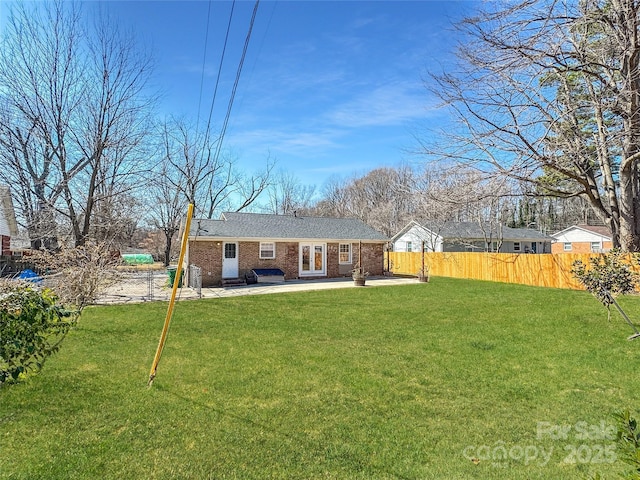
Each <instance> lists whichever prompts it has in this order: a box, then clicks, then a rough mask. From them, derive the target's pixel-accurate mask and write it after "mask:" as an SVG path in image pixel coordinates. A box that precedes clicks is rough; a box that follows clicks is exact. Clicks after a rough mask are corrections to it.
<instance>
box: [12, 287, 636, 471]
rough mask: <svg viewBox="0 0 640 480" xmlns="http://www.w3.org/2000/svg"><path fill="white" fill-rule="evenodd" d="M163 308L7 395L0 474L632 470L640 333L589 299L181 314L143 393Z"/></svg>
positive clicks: (215, 304) (471, 294)
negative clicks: (619, 426) (619, 445)
mask: <svg viewBox="0 0 640 480" xmlns="http://www.w3.org/2000/svg"><path fill="white" fill-rule="evenodd" d="M621 302H622V304H623V306H624V308H625V309H626V310H627V312H628V313H629V314H630V316H631V317H632V318H634V317H637V316H638V312H639V311H640V298H625V299H622V300H621ZM165 312H166V303H151V304H140V305H126V306H109V307H92V308H89V309H87V310H86V311H85V314H84V315H83V318H82V319H81V321H80V324H79V326H78V327H77V328H76V329H75V330H74V331H73V332H72V333H71V334H70V335H69V337H68V338H67V339H66V340H65V343H64V344H63V347H62V350H61V351H60V352H59V353H58V354H57V355H56V356H55V357H53V358H52V359H51V360H49V362H48V363H47V365H46V366H45V369H44V370H43V371H42V373H41V374H39V375H37V376H34V377H31V378H29V379H27V381H25V382H23V383H21V384H17V385H13V386H10V387H8V388H2V389H0V446H1V448H0V478H2V479H9V478H10V479H29V480H32V479H47V480H50V479H70V478H74V479H83V478H86V479H93V478H101V479H141V478H145V479H208V478H210V479H268V478H273V479H276V478H277V479H280V478H286V479H316V478H322V479H440V478H447V479H469V478H477V479H504V478H523V479H524V478H527V479H555V478H557V479H574V478H575V479H585V478H589V476H590V475H591V474H593V473H595V472H598V471H600V472H603V473H604V474H605V478H615V475H616V473H618V472H621V471H624V470H626V469H625V467H624V464H621V463H620V461H615V462H614V460H616V458H617V457H619V456H620V454H619V452H618V451H616V450H613V451H612V450H611V449H612V448H614V446H615V442H614V441H612V440H611V438H610V436H609V433H610V432H608V431H607V428H608V427H611V426H614V425H615V422H614V419H613V418H612V414H613V413H615V412H617V411H620V410H622V409H624V408H630V409H632V410H634V409H636V408H637V403H636V398H637V392H638V391H639V389H640V388H639V387H640V380H639V378H638V366H639V361H638V359H639V356H638V351H639V349H640V343H637V342H640V340H638V341H636V343H633V342H628V341H627V340H626V337H627V336H628V335H630V334H631V333H632V332H631V330H630V329H629V327H628V326H626V325H625V324H624V323H623V322H622V321H621V319H620V318H618V317H617V316H616V315H614V317H613V318H614V320H613V321H612V322H611V323H609V322H607V320H606V311H605V310H604V309H603V307H602V306H601V305H600V304H598V302H597V301H596V300H595V299H593V298H592V297H591V296H590V295H588V294H587V293H584V292H573V291H563V290H553V289H542V288H532V287H523V286H515V285H506V284H497V283H486V282H473V281H464V280H453V279H444V278H434V279H432V282H431V283H429V284H415V285H409V286H394V287H375V288H374V287H370V288H361V289H355V288H349V289H342V290H325V291H314V292H302V293H283V294H277V295H260V296H251V297H236V298H224V299H213V300H202V301H185V302H180V303H179V304H178V305H177V307H176V311H175V316H174V319H173V322H172V325H171V330H170V333H169V337H168V341H167V345H166V348H165V350H164V353H163V356H162V360H161V362H160V365H159V368H158V376H157V377H156V380H155V382H154V385H153V387H152V388H150V389H149V388H147V387H146V383H147V379H148V375H149V368H150V367H151V362H152V360H153V355H154V353H155V349H156V346H157V342H158V338H159V336H160V331H161V328H162V323H163V321H164V315H165ZM555 426H569V427H571V430H570V431H569V432H568V434H567V435H566V436H565V437H562V436H560V435H556V434H555V433H557V432H556V431H554V430H553V427H555ZM585 427H589V433H590V435H589V438H587V439H585V438H583V436H584V435H582V433H583V432H584V431H586V430H587V429H586V428H585ZM602 427H604V430H602ZM501 448H502V449H501ZM534 453H535V458H534ZM543 453H544V454H545V455H547V457H543V456H542V455H543ZM525 454H526V457H525ZM545 458H547V461H544V460H545ZM571 460H576V462H575V463H571Z"/></svg>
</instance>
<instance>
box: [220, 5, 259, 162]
mask: <svg viewBox="0 0 640 480" xmlns="http://www.w3.org/2000/svg"><path fill="white" fill-rule="evenodd" d="M259 4H260V0H256V3H255V5H254V7H253V13H252V15H251V22H250V23H249V31H248V32H247V36H246V38H245V40H244V47H243V49H242V56H241V57H240V63H239V64H238V70H237V71H236V79H235V81H234V83H233V89H232V90H231V96H230V98H229V104H228V106H227V113H226V115H225V118H224V122H223V124H222V129H221V130H220V137H219V138H218V144H217V145H216V152H215V155H214V164H215V163H217V161H218V157H219V156H220V150H221V148H222V140H223V139H224V135H225V133H226V131H227V125H228V124H229V117H230V116H231V108H232V107H233V101H234V98H235V96H236V90H237V89H238V83H239V82H240V74H241V73H242V66H243V65H244V59H245V57H246V55H247V49H248V48H249V40H250V39H251V32H252V30H253V24H254V22H255V19H256V14H257V13H258V5H259Z"/></svg>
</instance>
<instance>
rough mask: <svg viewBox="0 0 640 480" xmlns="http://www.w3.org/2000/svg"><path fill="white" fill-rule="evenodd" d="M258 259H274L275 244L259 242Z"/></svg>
mask: <svg viewBox="0 0 640 480" xmlns="http://www.w3.org/2000/svg"><path fill="white" fill-rule="evenodd" d="M260 258H263V259H273V258H276V244H275V243H273V242H260Z"/></svg>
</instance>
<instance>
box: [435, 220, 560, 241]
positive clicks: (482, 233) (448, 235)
mask: <svg viewBox="0 0 640 480" xmlns="http://www.w3.org/2000/svg"><path fill="white" fill-rule="evenodd" d="M425 227H426V228H428V229H429V230H431V231H432V232H434V233H437V234H439V235H440V236H441V237H442V238H445V239H466V240H478V239H485V238H487V237H489V236H492V237H496V238H497V237H500V238H501V239H502V240H515V241H518V240H537V241H550V240H551V237H549V236H548V235H545V234H544V233H541V232H539V231H537V230H532V229H530V228H511V227H507V226H504V225H502V226H500V225H489V224H486V225H485V226H484V227H482V226H481V225H480V224H479V223H477V222H445V223H444V224H443V225H442V226H441V227H430V226H429V225H428V224H426V225H425Z"/></svg>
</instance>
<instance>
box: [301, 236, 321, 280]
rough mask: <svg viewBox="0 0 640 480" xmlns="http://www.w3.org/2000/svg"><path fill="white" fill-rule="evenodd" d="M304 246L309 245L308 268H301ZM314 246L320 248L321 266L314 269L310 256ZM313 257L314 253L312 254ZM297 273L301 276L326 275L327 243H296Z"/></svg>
mask: <svg viewBox="0 0 640 480" xmlns="http://www.w3.org/2000/svg"><path fill="white" fill-rule="evenodd" d="M304 247H309V270H304V269H303V250H304ZM316 247H321V248H322V252H321V253H322V268H321V269H319V270H316V269H315V265H314V263H313V260H314V258H312V253H314V251H315V249H316ZM313 257H315V255H314V256H313ZM312 267H313V268H312ZM298 273H299V275H300V276H301V277H324V276H326V275H327V244H326V243H324V242H300V243H299V244H298Z"/></svg>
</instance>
